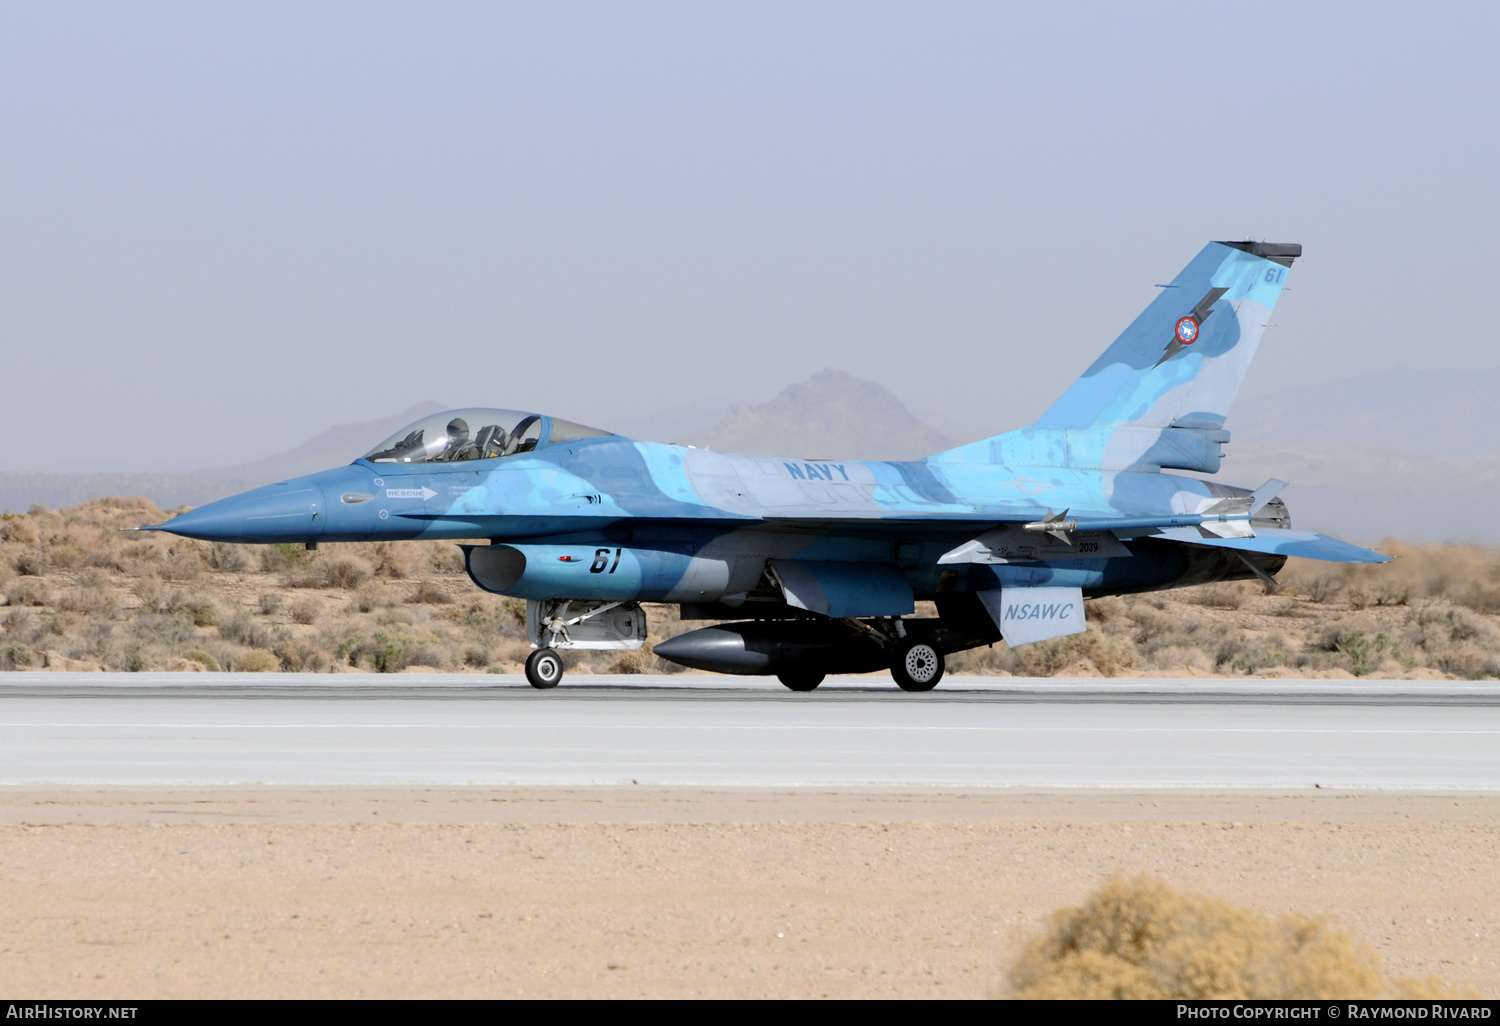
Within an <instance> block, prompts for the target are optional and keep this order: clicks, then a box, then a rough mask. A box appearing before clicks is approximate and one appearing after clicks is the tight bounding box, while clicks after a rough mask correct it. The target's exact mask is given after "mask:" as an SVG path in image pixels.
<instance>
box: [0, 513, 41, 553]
mask: <svg viewBox="0 0 1500 1026" xmlns="http://www.w3.org/2000/svg"><path fill="white" fill-rule="evenodd" d="M0 541H8V542H15V543H17V544H19V545H35V544H36V543H37V533H36V524H35V523H33V522H32V520H31V518H30V517H26V516H23V515H21V514H19V513H6V514H5V515H4V516H0Z"/></svg>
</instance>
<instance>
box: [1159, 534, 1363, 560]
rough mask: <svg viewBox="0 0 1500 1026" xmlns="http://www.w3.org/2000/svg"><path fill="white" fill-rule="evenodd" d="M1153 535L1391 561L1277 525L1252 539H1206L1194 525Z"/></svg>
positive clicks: (1271, 552) (1242, 548)
mask: <svg viewBox="0 0 1500 1026" xmlns="http://www.w3.org/2000/svg"><path fill="white" fill-rule="evenodd" d="M1153 537H1157V538H1166V539H1168V540H1170V541H1178V542H1188V543H1190V544H1193V545H1209V546H1212V547H1214V548H1220V549H1235V550H1237V551H1239V552H1261V553H1264V554H1266V555H1268V556H1300V557H1301V558H1303V559H1321V560H1325V561H1327V562H1330V563H1389V562H1390V560H1391V557H1390V556H1383V555H1381V554H1380V553H1378V552H1376V551H1374V550H1373V549H1362V548H1360V547H1359V546H1358V545H1350V544H1349V543H1348V542H1344V541H1339V540H1338V539H1337V538H1330V537H1328V536H1327V535H1326V534H1314V533H1313V532H1311V531H1290V530H1284V529H1282V528H1278V527H1257V528H1256V529H1255V536H1254V537H1252V538H1205V537H1204V536H1203V534H1202V533H1201V532H1200V531H1199V530H1198V529H1197V528H1195V527H1172V528H1168V529H1167V530H1164V531H1158V532H1157V533H1156V534H1155V535H1154V536H1153Z"/></svg>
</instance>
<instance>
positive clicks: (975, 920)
mask: <svg viewBox="0 0 1500 1026" xmlns="http://www.w3.org/2000/svg"><path fill="white" fill-rule="evenodd" d="M1497 852H1500V797H1496V796H1464V795H1453V794H1447V795H1401V794H1391V793H1372V792H1362V793H1355V794H1340V793H1331V792H1318V791H1315V792H1312V793H1299V794H1247V793H1236V794H1208V793H1173V792H1156V793H1149V794H1119V793H1087V792H1072V791H1069V792H1055V793H1040V794H1019V793H1013V792H996V791H990V792H971V793H934V792H926V791H911V792H888V791H884V792H873V791H872V792H842V793H837V794H834V793H821V792H781V791H725V792H703V791H689V790H643V789H640V788H624V789H614V790H592V791H582V790H562V789H534V790H488V789H469V790H442V791H436V790H434V791H421V790H405V791H389V790H355V789H349V790H328V789H323V790H315V789H282V790H250V789H217V790H208V789H202V790H190V789H176V790H170V791H167V790H155V791H149V790H123V789H122V790H68V791H47V792H41V791H36V790H17V789H11V790H0V949H3V950H0V993H5V994H8V995H13V996H16V997H27V998H42V997H49V998H64V997H88V996H94V997H118V998H127V997H128V998H147V997H189V996H192V997H197V996H208V997H217V996H222V997H239V996H249V997H344V996H350V997H352V996H363V997H429V996H451V997H503V996H511V995H515V996H526V997H533V996H588V997H607V996H621V997H624V996H669V997H677V996H693V995H698V996H751V995H770V996H798V997H804V996H806V997H818V996H828V997H849V996H861V997H883V996H912V997H919V996H951V997H975V996H983V995H986V994H994V993H997V992H1000V991H1001V990H1002V988H1003V975H1004V967H1005V965H1006V963H1007V961H1008V959H1009V957H1010V955H1011V953H1012V952H1013V951H1014V950H1015V945H1016V943H1017V941H1018V940H1019V938H1020V937H1022V936H1023V935H1024V934H1025V932H1026V931H1029V930H1034V929H1036V928H1037V927H1038V926H1039V924H1040V923H1041V922H1042V921H1043V919H1044V917H1045V915H1046V914H1047V913H1048V912H1049V911H1051V910H1053V909H1055V908H1058V907H1060V906H1064V905H1067V904H1070V903H1075V902H1077V901H1078V900H1079V899H1080V898H1082V897H1083V895H1084V894H1085V893H1086V892H1087V891H1088V890H1089V889H1090V888H1091V887H1092V886H1093V885H1095V884H1096V883H1097V882H1098V881H1099V880H1100V879H1101V878H1104V877H1107V876H1108V875H1109V874H1111V873H1114V872H1116V871H1124V872H1139V871H1150V872H1154V873H1159V874H1161V875H1162V876H1164V877H1166V878H1167V879H1168V880H1170V881H1171V882H1173V883H1175V884H1177V885H1179V886H1183V887H1187V888H1192V889H1199V890H1204V891H1209V892H1212V893H1216V894H1219V895H1222V896H1224V897H1227V898H1229V899H1231V900H1234V901H1236V902H1239V903H1242V904H1247V905H1250V906H1253V907H1255V908H1259V909H1262V910H1264V911H1268V912H1282V911H1288V910H1293V909H1297V910H1303V911H1310V912H1319V913H1323V914H1325V915H1327V916H1328V917H1330V918H1331V919H1333V920H1334V921H1335V922H1337V923H1338V924H1340V925H1343V926H1346V927H1349V928H1352V929H1354V930H1356V931H1357V932H1359V933H1361V934H1363V935H1364V936H1365V937H1367V938H1368V939H1369V940H1370V941H1372V942H1373V943H1374V944H1375V946H1376V947H1377V948H1378V949H1379V951H1380V953H1381V955H1382V957H1383V958H1384V960H1385V963H1386V966H1387V968H1388V969H1389V970H1390V971H1392V972H1393V973H1399V974H1413V975H1421V976H1426V975H1437V976H1440V977H1442V978H1444V979H1445V980H1447V981H1449V982H1450V983H1452V984H1456V985H1459V986H1465V987H1472V988H1474V989H1476V990H1478V991H1479V992H1480V993H1481V994H1483V995H1486V996H1495V995H1497V994H1500V966H1497V961H1500V944H1497V938H1500V860H1497V858H1496V855H1497Z"/></svg>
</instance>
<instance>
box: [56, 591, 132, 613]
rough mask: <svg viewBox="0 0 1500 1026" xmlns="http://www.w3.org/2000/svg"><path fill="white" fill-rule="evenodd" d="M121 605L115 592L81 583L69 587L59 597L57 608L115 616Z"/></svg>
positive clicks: (72, 611)
mask: <svg viewBox="0 0 1500 1026" xmlns="http://www.w3.org/2000/svg"><path fill="white" fill-rule="evenodd" d="M118 607H119V600H118V599H116V598H115V595H114V592H112V591H108V590H106V589H104V588H101V587H91V586H89V585H88V584H84V583H80V585H79V586H78V587H76V588H69V589H68V590H67V591H64V592H63V593H62V594H61V595H59V596H58V598H57V608H58V609H61V610H65V611H67V612H71V613H86V614H88V615H89V616H103V617H110V616H113V615H114V613H115V610H116V609H117V608H118Z"/></svg>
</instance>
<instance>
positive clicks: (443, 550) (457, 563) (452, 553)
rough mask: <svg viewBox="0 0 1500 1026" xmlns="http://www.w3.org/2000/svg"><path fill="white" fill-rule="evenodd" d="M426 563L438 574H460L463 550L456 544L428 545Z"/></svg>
mask: <svg viewBox="0 0 1500 1026" xmlns="http://www.w3.org/2000/svg"><path fill="white" fill-rule="evenodd" d="M426 550H427V553H426V554H427V565H428V566H429V567H431V568H432V570H433V571H435V572H436V573H440V574H461V573H465V572H466V571H465V570H464V550H463V549H461V548H459V547H458V546H457V545H428V546H426Z"/></svg>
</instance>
